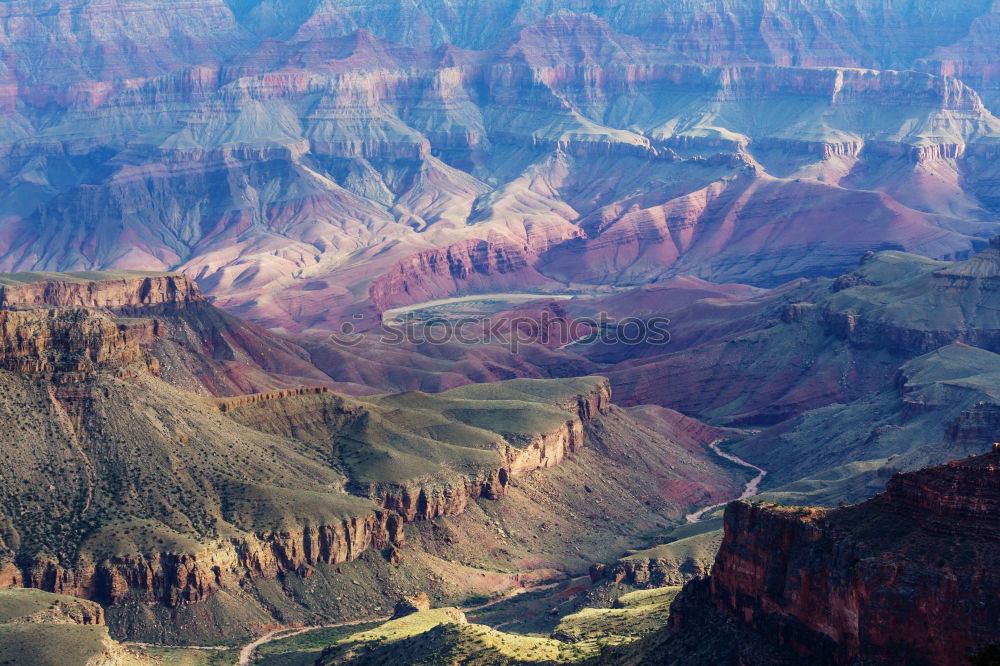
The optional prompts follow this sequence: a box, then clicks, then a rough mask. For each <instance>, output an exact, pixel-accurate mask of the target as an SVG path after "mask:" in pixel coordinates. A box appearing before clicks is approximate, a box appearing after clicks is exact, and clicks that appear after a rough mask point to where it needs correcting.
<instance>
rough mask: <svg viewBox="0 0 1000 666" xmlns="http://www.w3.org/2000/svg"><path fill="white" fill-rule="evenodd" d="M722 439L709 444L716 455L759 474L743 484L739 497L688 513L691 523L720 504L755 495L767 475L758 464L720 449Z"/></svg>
mask: <svg viewBox="0 0 1000 666" xmlns="http://www.w3.org/2000/svg"><path fill="white" fill-rule="evenodd" d="M720 441H722V440H717V441H714V442H712V443H711V444H709V445H708V446H709V448H711V449H712V452H713V453H715V455H717V456H719V457H721V458H725V459H726V460H728V461H730V462H734V463H736V464H737V465H740V466H741V467H746V468H748V469H752V470H754V471H756V472H757V476H755V477H753V478H752V479H750V480H749V481H747V483H746V485H745V486H743V494H742V495H740V496H739V497H734V498H732V499H728V500H726V501H725V502H719V503H718V504H713V505H712V506H706V507H704V508H702V509H698V510H697V511H695V512H694V513H689V514H688V515H687V521H688V522H689V523H697V522H699V521H700V520H701V519H702V517H703V516H704V515H705V514H706V513H708V512H710V511H714V510H715V509H718V508H719V507H720V506H725V505H727V504H729V503H730V502H732V501H733V500H738V499H748V498H750V497H753V496H754V495H756V494H757V493H758V492H760V491H759V488H760V482H761V481H763V479H764V477H765V476H767V470H765V469H761V468H760V467H757V466H756V465H753V464H751V463H748V462H747V461H746V460H743V458H740V457H739V456H735V455H733V454H732V453H726V452H725V451H723V450H722V449H720V448H719V442H720Z"/></svg>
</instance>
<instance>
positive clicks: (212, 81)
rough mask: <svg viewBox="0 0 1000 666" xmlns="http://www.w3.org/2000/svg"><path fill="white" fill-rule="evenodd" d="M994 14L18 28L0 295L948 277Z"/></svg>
mask: <svg viewBox="0 0 1000 666" xmlns="http://www.w3.org/2000/svg"><path fill="white" fill-rule="evenodd" d="M50 5H51V6H50ZM998 16H1000V10H998V8H997V7H995V6H994V3H992V2H989V1H987V0H973V1H971V2H957V1H956V2H938V3H933V4H932V3H919V4H918V5H914V6H906V7H903V6H900V5H899V3H895V2H888V0H837V1H836V2H832V3H831V2H819V1H818V0H797V1H794V2H793V1H791V0H781V1H778V2H762V1H759V0H758V1H751V0H743V1H727V2H722V1H721V0H717V1H709V0H705V1H694V0H689V1H686V2H681V3H677V2H667V1H666V0H647V1H644V2H632V3H628V4H627V6H624V7H615V8H612V7H611V6H609V5H606V3H598V2H592V1H590V2H588V1H569V0H562V1H556V2H541V1H533V2H513V1H512V2H487V1H486V0H475V1H473V0H467V1H464V2H452V3H447V4H443V3H439V2H432V1H430V0H426V1H424V2H409V3H399V2H384V3H348V2H342V1H333V0H327V1H319V0H317V1H314V2H305V3H303V2H298V1H295V2H292V1H291V0H277V1H267V0H264V1H262V2H243V1H238V0H231V1H230V2H223V1H222V0H190V1H187V2H183V3H169V5H163V6H159V5H157V4H156V3H146V2H143V3H139V2H134V1H127V0H117V1H116V0H111V1H108V2H100V3H97V2H85V1H83V0H77V1H76V2H70V3H50V4H45V3H43V4H39V3H37V2H27V1H26V0H18V1H14V2H8V3H4V6H3V7H0V270H10V271H14V270H80V269H88V270H89V269H142V270H182V271H184V272H185V273H187V274H188V275H189V276H191V277H193V278H195V279H196V280H197V281H198V282H199V285H200V286H201V287H202V289H204V290H205V291H206V292H207V293H209V294H211V295H213V296H215V297H217V298H218V299H219V300H218V302H219V304H221V305H224V306H228V307H233V308H238V311H239V312H241V313H242V314H245V315H247V316H249V317H251V318H252V319H255V320H256V321H257V322H259V323H263V324H265V325H267V326H270V327H275V328H283V329H285V330H289V331H302V330H308V329H329V328H332V327H334V326H335V324H337V323H339V320H340V316H341V315H342V314H343V313H344V312H346V311H350V312H358V311H364V312H370V311H376V310H379V309H382V308H384V307H392V306H396V305H399V304H405V303H407V302H415V301H419V300H426V299H430V298H441V297H446V296H450V295H453V294H461V293H470V292H477V291H479V292H485V291H490V290H496V291H502V290H505V289H508V288H510V287H511V286H512V285H516V286H518V287H523V286H530V287H531V288H534V289H558V288H559V287H560V285H565V283H566V282H577V283H592V284H611V285H628V284H640V283H644V282H649V281H653V280H657V279H661V278H668V277H671V276H673V275H677V274H682V273H691V274H695V275H697V276H699V277H702V278H706V279H710V280H716V281H737V282H745V283H752V284H757V285H765V286H767V285H773V284H777V283H781V282H784V281H786V280H788V279H791V278H794V277H799V276H812V275H818V274H828V275H836V274H840V273H842V272H843V270H844V269H845V268H847V267H848V266H851V265H853V264H854V263H855V262H856V260H857V256H858V255H859V254H860V253H862V252H864V251H866V250H870V249H876V250H878V249H902V250H907V251H913V252H917V253H921V254H925V255H928V256H932V257H934V258H941V259H955V258H963V257H964V256H966V255H967V254H969V253H970V251H972V250H973V249H976V248H978V247H981V246H982V245H984V243H983V242H982V241H980V240H979V239H981V238H985V237H987V236H988V235H990V234H991V233H992V229H991V227H993V226H995V221H996V219H997V215H998V212H1000V172H998V170H997V167H996V166H995V165H996V164H997V160H996V157H997V155H998V153H1000V121H998V120H997V118H995V117H994V115H993V113H992V111H994V110H996V109H997V108H998V105H1000V92H998V88H997V83H996V81H997V72H996V64H995V61H996V58H991V57H990V54H995V53H996V51H997V48H998V44H997V37H996V34H997V31H996V30H994V29H992V28H991V26H993V27H995V26H996V25H997V22H998V20H1000V19H998ZM317 304H322V307H313V305H317Z"/></svg>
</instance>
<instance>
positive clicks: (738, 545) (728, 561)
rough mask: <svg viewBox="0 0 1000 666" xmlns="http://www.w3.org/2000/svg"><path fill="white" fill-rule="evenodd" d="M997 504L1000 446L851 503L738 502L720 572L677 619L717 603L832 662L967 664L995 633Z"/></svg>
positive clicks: (777, 639) (693, 591)
mask: <svg viewBox="0 0 1000 666" xmlns="http://www.w3.org/2000/svg"><path fill="white" fill-rule="evenodd" d="M995 435H996V433H994V436H995ZM998 512H1000V447H994V449H993V450H992V451H991V452H990V453H987V454H985V455H982V456H979V457H974V458H969V459H966V460H960V461H956V462H953V463H949V464H947V465H943V466H941V467H934V468H928V469H925V470H921V471H918V472H910V473H906V474H898V475H896V476H894V477H893V478H891V479H890V480H889V482H888V483H887V485H886V490H885V492H883V493H881V494H879V495H877V496H875V497H874V498H872V499H871V500H868V501H866V502H864V503H862V504H858V505H855V506H851V507H845V508H840V509H802V508H788V507H778V506H772V505H753V504H748V503H745V502H735V503H733V504H731V505H729V507H727V509H726V513H725V537H724V539H723V542H722V545H721V547H720V550H719V554H718V556H717V558H716V561H715V565H714V567H713V569H712V573H711V575H710V576H709V577H708V579H707V580H704V581H698V582H696V583H694V584H691V585H690V586H689V587H688V588H685V591H684V593H683V594H682V596H683V597H684V598H683V599H682V600H680V601H679V603H678V604H677V605H676V606H675V614H674V615H673V616H672V618H671V624H672V626H673V627H675V628H676V629H680V630H683V628H684V627H685V607H689V606H690V605H691V604H709V605H711V606H714V607H715V608H716V609H718V610H720V611H722V612H723V613H725V614H727V615H729V616H731V617H732V618H734V619H735V620H736V621H737V622H739V623H742V624H745V625H747V626H749V627H750V628H752V629H754V630H756V631H757V632H759V633H760V635H762V636H764V637H766V639H767V640H769V641H771V642H773V643H776V644H779V645H782V646H784V647H786V648H790V649H792V650H794V651H796V652H797V653H799V654H800V655H802V656H803V657H808V658H813V659H819V660H820V661H822V662H824V663H838V664H847V663H856V661H857V660H859V659H860V660H864V661H865V662H866V663H887V664H888V663H899V662H900V661H905V662H906V663H913V664H925V663H926V664H932V663H933V664H943V665H952V664H954V665H956V666H957V665H959V664H965V663H967V661H966V659H967V653H968V651H970V650H972V649H975V648H978V647H981V646H983V645H985V644H987V643H989V642H990V641H995V640H996V638H997V634H996V627H997V626H998V623H1000V600H998V599H997V596H996V593H995V591H996V589H997V588H998V585H1000V579H998V576H997V573H996V569H995V567H994V566H993V562H994V561H995V559H996V557H997V555H998V553H997V544H998V543H1000V539H998V536H1000V532H998V528H997V523H996V516H997V515H998Z"/></svg>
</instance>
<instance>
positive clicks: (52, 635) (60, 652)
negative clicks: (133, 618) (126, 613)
mask: <svg viewBox="0 0 1000 666" xmlns="http://www.w3.org/2000/svg"><path fill="white" fill-rule="evenodd" d="M0 660H2V661H3V663H10V664H14V663H17V664H25V665H26V666H59V665H60V664H83V665H85V666H151V665H152V664H156V663H159V662H158V661H157V660H156V659H153V658H151V657H149V656H147V655H145V654H144V653H142V652H141V651H139V650H134V649H130V648H126V647H123V646H122V645H120V644H118V643H117V642H115V641H113V640H111V637H110V636H109V635H108V629H107V627H105V626H104V610H103V609H102V608H101V607H100V606H99V605H97V604H95V603H93V602H90V601H81V600H80V599H75V598H73V597H67V596H63V595H58V594H49V593H47V592H40V591H38V590H0Z"/></svg>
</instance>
